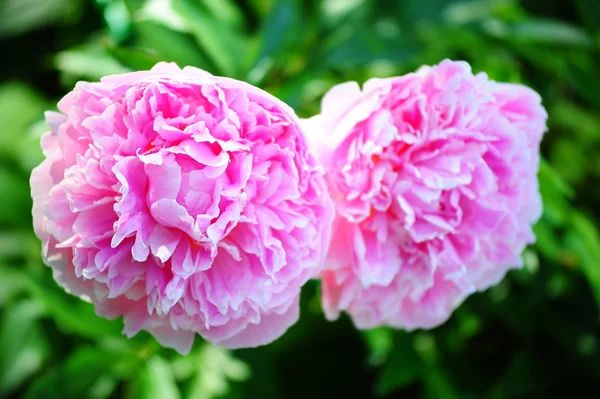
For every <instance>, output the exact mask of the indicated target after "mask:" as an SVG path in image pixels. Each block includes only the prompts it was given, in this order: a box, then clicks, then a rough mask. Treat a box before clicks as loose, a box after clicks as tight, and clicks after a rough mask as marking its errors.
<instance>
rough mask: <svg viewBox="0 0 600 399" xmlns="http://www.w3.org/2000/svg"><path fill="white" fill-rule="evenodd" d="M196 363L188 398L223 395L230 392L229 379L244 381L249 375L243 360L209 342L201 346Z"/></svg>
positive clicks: (207, 397) (208, 397)
mask: <svg viewBox="0 0 600 399" xmlns="http://www.w3.org/2000/svg"><path fill="white" fill-rule="evenodd" d="M197 365H198V366H197V367H198V368H197V370H196V374H195V375H194V376H193V377H192V380H191V382H190V385H189V389H188V390H187V393H186V398H188V399H212V398H219V397H224V396H225V395H227V394H228V393H229V392H230V389H231V387H230V381H244V380H246V379H248V377H249V376H250V369H249V368H248V366H247V365H246V364H245V363H244V362H242V361H240V360H238V359H236V358H234V357H233V356H232V355H231V352H230V351H228V350H227V349H224V348H220V347H218V346H214V345H211V344H205V345H203V346H202V349H201V350H200V352H199V354H198V360H197Z"/></svg>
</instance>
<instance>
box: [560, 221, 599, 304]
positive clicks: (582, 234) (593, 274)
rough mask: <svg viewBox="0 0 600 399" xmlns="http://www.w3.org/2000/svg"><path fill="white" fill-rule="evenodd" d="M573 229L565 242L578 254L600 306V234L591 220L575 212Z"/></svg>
mask: <svg viewBox="0 0 600 399" xmlns="http://www.w3.org/2000/svg"><path fill="white" fill-rule="evenodd" d="M571 227H572V230H571V231H570V232H569V234H567V237H566V238H565V240H566V242H567V244H568V246H569V247H570V248H571V249H572V250H573V251H574V252H575V253H576V254H577V257H578V259H579V262H580V263H579V264H580V266H581V269H582V270H583V273H584V274H585V276H586V278H587V281H588V283H589V284H590V287H591V288H592V292H593V293H594V296H595V297H596V303H597V304H598V306H600V234H599V233H598V230H597V228H596V226H595V225H594V223H593V222H592V221H591V220H590V219H589V218H587V217H586V216H584V215H583V214H581V213H579V212H575V211H573V213H572V215H571Z"/></svg>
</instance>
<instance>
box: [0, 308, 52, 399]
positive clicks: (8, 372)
mask: <svg viewBox="0 0 600 399" xmlns="http://www.w3.org/2000/svg"><path fill="white" fill-rule="evenodd" d="M42 311H43V308H42V307H41V306H40V305H39V304H38V303H36V302H34V301H31V300H25V301H22V302H19V303H17V304H14V305H12V306H11V307H9V308H7V309H6V310H5V311H4V314H3V315H2V318H1V323H0V354H1V356H0V395H3V394H6V393H8V392H10V391H11V390H13V389H15V388H16V387H18V386H19V385H20V384H21V383H22V382H23V381H24V380H25V379H27V378H28V377H29V376H31V375H32V374H33V373H35V372H36V371H37V370H39V369H40V367H41V366H42V364H43V362H44V360H45V358H46V357H47V355H48V344H47V342H46V341H45V339H44V335H43V334H42V330H41V327H40V325H39V317H40V315H41V314H42Z"/></svg>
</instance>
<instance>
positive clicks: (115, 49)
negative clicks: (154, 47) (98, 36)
mask: <svg viewBox="0 0 600 399" xmlns="http://www.w3.org/2000/svg"><path fill="white" fill-rule="evenodd" d="M107 51H108V52H109V54H110V55H112V56H113V57H114V58H115V59H116V60H117V61H119V62H120V63H121V64H122V65H125V66H126V67H128V68H131V69H132V70H134V71H147V70H149V69H151V68H152V67H153V66H154V65H156V64H157V63H159V62H160V61H162V60H163V59H162V57H161V56H159V55H158V54H157V53H155V52H151V51H148V50H147V49H143V48H127V47H120V46H116V45H109V46H108V47H107Z"/></svg>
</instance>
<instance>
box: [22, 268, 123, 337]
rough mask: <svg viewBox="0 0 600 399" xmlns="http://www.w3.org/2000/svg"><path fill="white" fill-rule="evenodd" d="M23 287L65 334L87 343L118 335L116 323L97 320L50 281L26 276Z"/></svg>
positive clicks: (90, 309) (90, 307)
mask: <svg viewBox="0 0 600 399" xmlns="http://www.w3.org/2000/svg"><path fill="white" fill-rule="evenodd" d="M45 275H46V276H48V274H45ZM27 283H28V285H29V288H30V289H31V291H32V293H33V294H34V295H36V296H37V297H38V298H39V299H40V300H41V302H42V303H43V304H44V306H45V308H46V311H47V312H48V314H49V315H50V316H51V317H52V319H53V320H54V321H55V322H56V323H57V324H58V326H59V327H60V328H61V329H62V330H64V331H65V332H68V333H71V334H76V335H79V336H82V337H85V338H89V339H100V338H105V337H106V336H110V335H120V331H121V329H122V327H121V326H122V322H121V321H120V320H112V321H110V320H107V319H105V318H102V317H100V316H97V315H96V314H95V312H94V307H93V305H92V304H91V303H89V302H86V301H83V300H81V299H79V298H76V297H74V296H72V295H69V294H67V293H66V292H65V291H64V290H63V289H62V288H60V287H59V286H57V284H56V283H55V282H54V281H52V280H50V279H47V280H46V281H44V280H43V279H41V278H39V277H35V276H31V275H27Z"/></svg>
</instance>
